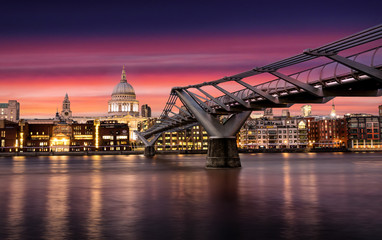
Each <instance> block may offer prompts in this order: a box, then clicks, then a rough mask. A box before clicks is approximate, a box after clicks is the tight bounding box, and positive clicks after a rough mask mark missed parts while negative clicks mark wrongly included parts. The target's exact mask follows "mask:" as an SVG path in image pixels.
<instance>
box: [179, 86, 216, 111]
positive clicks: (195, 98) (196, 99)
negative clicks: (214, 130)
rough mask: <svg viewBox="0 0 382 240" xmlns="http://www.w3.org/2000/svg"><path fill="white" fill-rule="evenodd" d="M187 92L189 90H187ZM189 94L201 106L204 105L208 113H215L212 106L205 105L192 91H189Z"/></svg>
mask: <svg viewBox="0 0 382 240" xmlns="http://www.w3.org/2000/svg"><path fill="white" fill-rule="evenodd" d="M185 91H187V90H185ZM187 93H188V94H189V95H190V96H191V97H192V98H193V99H194V100H195V101H196V102H198V103H199V104H200V105H202V106H203V107H204V108H206V109H207V110H208V111H210V112H213V110H212V108H211V107H210V106H208V105H207V104H206V103H204V102H203V101H202V100H200V99H199V98H198V97H197V96H196V94H195V93H192V92H190V91H187Z"/></svg>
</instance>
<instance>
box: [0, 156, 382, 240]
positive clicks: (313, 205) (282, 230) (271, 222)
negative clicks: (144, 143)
mask: <svg viewBox="0 0 382 240" xmlns="http://www.w3.org/2000/svg"><path fill="white" fill-rule="evenodd" d="M361 157H362V158H361ZM241 158H242V164H243V168H242V169H233V170H206V169H204V164H205V157H204V156H197V155H184V156H176V155H171V156H158V157H155V158H153V159H147V158H144V157H143V156H102V157H101V156H87V157H84V158H83V157H60V156H54V157H53V156H52V157H38V158H35V157H28V158H12V159H11V158H9V159H6V158H5V159H1V161H0V203H1V204H0V239H24V238H30V239H153V238H155V239H227V238H230V239H325V240H326V239H352V238H355V239H382V229H381V228H380V222H381V221H382V217H381V216H380V212H382V207H381V206H382V204H381V199H382V185H381V184H380V179H381V178H382V171H381V168H380V167H379V163H380V161H381V160H380V159H382V154H303V153H302V154H253V155H241ZM359 162H362V163H360V164H358V163H359ZM371 166H377V167H371Z"/></svg>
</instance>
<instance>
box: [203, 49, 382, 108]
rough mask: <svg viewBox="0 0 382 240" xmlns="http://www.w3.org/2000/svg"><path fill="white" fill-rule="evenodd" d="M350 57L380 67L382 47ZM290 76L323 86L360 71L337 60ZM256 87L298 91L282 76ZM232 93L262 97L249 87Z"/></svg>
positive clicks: (275, 92)
mask: <svg viewBox="0 0 382 240" xmlns="http://www.w3.org/2000/svg"><path fill="white" fill-rule="evenodd" d="M348 58H349V59H351V60H353V61H357V62H360V63H363V64H365V65H367V66H370V67H376V68H380V67H381V66H382V47H381V46H379V47H375V48H373V49H369V50H366V51H363V52H360V53H356V54H353V55H351V56H349V57H348ZM289 76H290V77H292V78H294V79H296V80H299V81H301V82H304V83H308V84H311V85H314V86H322V87H325V86H327V85H328V84H329V85H330V84H333V83H338V84H341V83H342V81H343V80H345V79H349V76H351V77H352V78H353V79H355V80H356V79H358V78H359V75H358V73H357V72H355V71H354V70H353V69H351V68H349V67H346V66H344V65H342V64H340V63H338V62H335V61H331V62H329V63H325V64H322V65H319V66H316V67H313V68H309V69H306V70H303V71H300V72H297V73H294V74H291V75H289ZM232 81H234V80H232ZM254 87H256V88H258V89H260V90H262V91H264V92H266V93H269V94H271V95H274V96H282V95H283V93H288V92H289V93H291V92H292V93H293V91H296V92H297V91H298V88H297V87H296V86H295V85H293V84H290V83H288V82H286V81H284V80H283V79H280V78H277V79H275V80H271V81H268V82H266V83H262V84H258V85H254ZM232 94H233V95H235V96H237V97H239V98H241V99H243V100H248V99H253V98H255V100H256V97H258V98H261V96H259V95H257V94H254V93H253V91H251V90H250V89H248V88H245V89H242V90H239V91H235V92H232ZM217 99H218V100H220V101H221V102H223V103H224V104H230V103H233V102H235V100H233V99H232V98H231V97H229V96H227V95H222V96H219V97H217ZM261 99H262V98H261ZM206 104H207V105H208V106H210V107H218V105H217V104H216V103H215V102H214V101H212V100H208V101H206Z"/></svg>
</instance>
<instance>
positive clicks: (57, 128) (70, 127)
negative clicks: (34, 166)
mask: <svg viewBox="0 0 382 240" xmlns="http://www.w3.org/2000/svg"><path fill="white" fill-rule="evenodd" d="M8 122H9V121H8ZM0 124H1V123H0ZM15 125H16V130H15V131H16V134H15V133H14V132H9V136H8V133H7V132H6V133H7V134H5V133H3V130H1V125H0V135H1V134H2V135H6V136H7V137H6V138H5V139H4V141H2V143H3V145H4V148H5V150H6V151H23V152H77V151H90V150H92V151H122V150H130V149H131V147H130V140H129V127H128V125H127V124H123V123H117V122H116V121H98V120H96V121H88V122H86V123H67V122H64V121H61V122H43V121H40V122H33V121H32V122H29V121H24V120H21V121H20V122H19V124H16V123H15ZM8 128H9V127H8ZM7 131H9V130H7ZM14 136H16V137H14ZM1 140H3V138H2V139H1ZM4 148H2V150H4Z"/></svg>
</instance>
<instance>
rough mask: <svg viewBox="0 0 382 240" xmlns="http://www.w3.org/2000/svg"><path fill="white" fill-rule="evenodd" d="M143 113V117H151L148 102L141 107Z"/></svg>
mask: <svg viewBox="0 0 382 240" xmlns="http://www.w3.org/2000/svg"><path fill="white" fill-rule="evenodd" d="M141 115H142V117H147V118H149V117H151V107H150V106H149V105H147V104H143V105H142V107H141Z"/></svg>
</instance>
